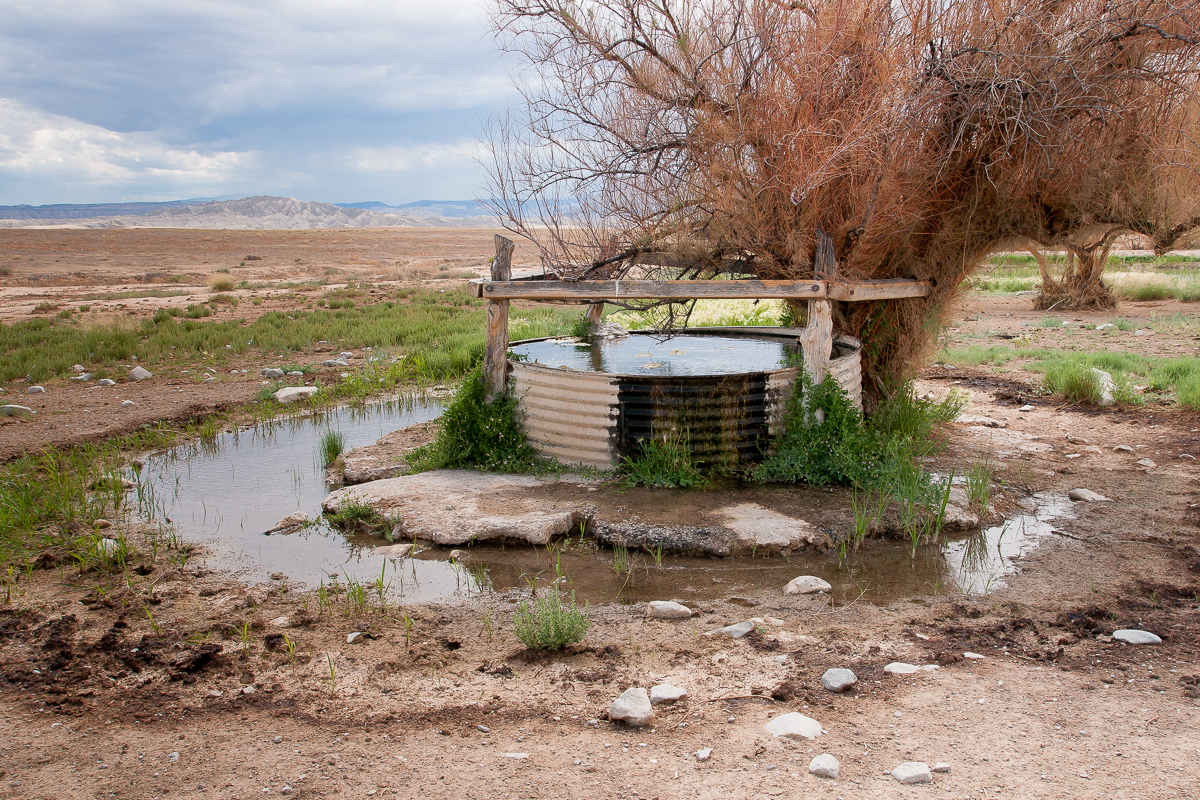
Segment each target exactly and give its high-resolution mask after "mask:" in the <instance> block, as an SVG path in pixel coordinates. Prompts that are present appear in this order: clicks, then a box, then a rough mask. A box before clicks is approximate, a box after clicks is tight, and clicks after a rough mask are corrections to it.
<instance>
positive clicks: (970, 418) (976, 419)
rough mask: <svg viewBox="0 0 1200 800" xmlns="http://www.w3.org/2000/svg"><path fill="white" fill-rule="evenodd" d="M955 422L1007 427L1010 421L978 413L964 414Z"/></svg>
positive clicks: (985, 426)
mask: <svg viewBox="0 0 1200 800" xmlns="http://www.w3.org/2000/svg"><path fill="white" fill-rule="evenodd" d="M955 422H958V423H959V424H960V425H970V426H973V427H977V428H1007V427H1008V423H1007V422H1005V421H1004V420H1002V419H993V418H992V417H982V416H979V415H977V414H963V415H962V416H960V417H959V418H958V419H957V420H955Z"/></svg>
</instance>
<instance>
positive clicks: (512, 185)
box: [491, 0, 1200, 390]
mask: <svg viewBox="0 0 1200 800" xmlns="http://www.w3.org/2000/svg"><path fill="white" fill-rule="evenodd" d="M496 25H497V28H498V30H499V31H500V33H501V37H502V41H503V42H504V43H505V45H506V46H507V47H509V48H510V49H512V50H515V51H517V52H518V53H519V54H520V55H522V56H524V57H525V58H526V59H527V62H528V64H529V65H530V66H531V67H532V68H533V72H534V73H535V74H536V78H535V79H532V80H530V82H529V83H528V84H526V85H524V86H522V89H523V92H524V96H525V101H526V102H525V104H524V105H523V106H522V107H520V108H516V109H514V110H513V112H512V113H511V114H510V115H509V116H508V117H507V118H505V119H501V120H498V121H497V122H496V124H495V126H494V127H495V129H494V131H493V136H492V140H493V141H494V142H496V144H495V151H494V155H495V167H494V169H493V173H492V174H493V185H492V187H491V190H492V192H491V194H492V196H493V197H496V198H499V199H498V200H497V201H495V206H496V210H497V211H499V212H500V214H501V215H502V216H503V217H506V218H507V220H508V226H509V227H510V228H511V229H512V230H514V231H515V232H517V233H519V234H520V235H522V236H524V237H526V238H527V239H529V240H530V241H532V242H534V243H535V244H536V246H537V247H538V249H539V252H540V254H541V257H542V261H543V263H544V264H545V265H546V266H547V267H549V268H550V269H552V270H554V271H555V272H557V273H559V274H560V275H562V276H564V277H568V278H585V277H586V278H591V277H606V278H607V277H621V276H624V275H629V274H631V273H638V272H641V273H647V274H649V275H661V276H664V277H709V276H715V275H717V274H720V273H736V274H748V275H755V276H758V277H762V278H777V279H778V278H808V277H812V276H813V274H814V258H815V248H816V242H817V241H818V238H819V234H825V235H827V236H829V237H831V238H832V240H833V243H834V246H835V249H836V255H837V259H838V263H839V268H838V275H839V277H842V278H845V279H875V278H916V279H921V280H927V281H930V282H932V284H933V285H934V291H933V293H932V295H930V296H929V297H927V298H922V299H917V300H911V299H910V300H901V301H886V302H883V301H881V302H874V303H857V304H852V305H851V304H839V307H838V308H837V309H836V314H835V324H836V325H837V327H838V328H839V329H840V330H842V331H844V332H846V333H849V334H851V335H853V336H856V337H858V338H860V339H862V340H863V341H864V342H865V343H866V349H865V355H866V363H865V365H864V366H865V367H866V370H867V374H868V375H869V376H870V377H871V382H872V383H873V384H874V388H875V389H877V390H883V389H884V388H885V387H888V386H893V385H895V384H896V382H897V381H898V380H900V379H902V378H903V377H905V375H906V373H907V372H908V371H909V370H911V368H912V367H913V365H914V364H916V363H918V361H919V358H920V357H921V355H922V354H923V352H924V350H925V349H926V348H927V347H928V346H929V345H930V344H931V343H932V341H933V334H934V333H935V332H936V330H937V328H938V324H939V322H940V319H941V314H942V313H943V310H944V309H946V307H947V304H948V301H949V300H951V299H952V298H953V297H954V295H955V293H956V292H957V291H958V290H959V287H960V286H961V285H962V283H963V281H964V279H965V278H966V277H968V276H969V275H970V274H971V273H972V272H973V271H974V270H975V269H976V268H977V267H978V265H979V264H980V263H981V261H982V260H983V258H984V257H985V256H986V255H987V254H988V253H989V252H991V251H993V250H995V249H997V248H999V247H1002V246H1008V247H1011V246H1013V245H1014V243H1018V244H1019V243H1034V244H1036V245H1039V246H1041V247H1057V248H1063V247H1065V248H1066V249H1067V250H1068V251H1069V252H1071V253H1073V254H1074V257H1075V260H1074V261H1073V262H1072V264H1073V267H1074V271H1073V272H1071V273H1068V274H1067V275H1065V276H1064V278H1063V279H1062V280H1063V283H1062V286H1061V291H1062V293H1063V294H1064V295H1066V296H1068V297H1069V298H1071V299H1072V301H1073V302H1083V303H1092V304H1099V305H1104V304H1106V303H1108V302H1109V298H1110V297H1111V295H1110V294H1108V293H1107V289H1105V288H1104V286H1103V283H1102V282H1101V281H1100V280H1099V270H1100V269H1102V267H1103V263H1104V260H1105V259H1106V256H1107V251H1108V248H1109V247H1110V246H1111V244H1112V242H1113V241H1114V240H1115V238H1116V237H1117V235H1119V234H1120V233H1122V232H1128V231H1133V232H1137V233H1141V234H1144V235H1145V236H1147V237H1149V238H1150V239H1151V240H1152V242H1153V244H1154V246H1155V247H1156V248H1157V249H1159V250H1160V251H1161V250H1165V249H1169V248H1170V247H1171V246H1172V245H1173V244H1174V243H1175V242H1176V241H1178V240H1179V238H1180V237H1181V236H1183V235H1185V234H1186V233H1187V232H1188V231H1190V230H1192V229H1194V228H1196V227H1197V226H1200V200H1198V192H1197V189H1196V186H1197V174H1198V172H1200V170H1198V165H1200V136H1198V131H1200V125H1198V124H1197V118H1198V113H1197V99H1196V98H1197V89H1198V88H1200V87H1198V78H1197V75H1198V74H1200V69H1198V68H1200V5H1198V4H1196V3H1194V2H1188V3H1185V2H1170V1H1164V0H1115V2H1114V1H1113V0H1064V1H1063V2H1056V1H1055V0H981V1H980V2H971V3H967V2H950V3H940V4H931V3H923V2H921V3H918V2H908V1H906V0H900V2H896V1H895V0H827V1H824V2H823V1H821V0H816V2H809V3H799V2H788V1H786V0H726V1H725V2H717V3H711V2H693V1H692V0H678V1H677V2H665V3H663V2H651V0H590V1H588V2H574V1H573V0H532V1H530V0H500V4H499V11H498V13H497V15H496ZM1048 289H1049V290H1050V291H1056V289H1055V286H1054V285H1052V284H1048ZM868 388H869V389H870V388H871V387H870V386H868Z"/></svg>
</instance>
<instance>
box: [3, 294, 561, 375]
mask: <svg viewBox="0 0 1200 800" xmlns="http://www.w3.org/2000/svg"><path fill="white" fill-rule="evenodd" d="M486 305H487V302H486V301H484V300H480V299H476V298H473V297H470V296H469V295H467V294H466V292H462V291H452V292H445V293H440V292H435V291H429V290H416V291H413V292H412V293H410V294H408V295H407V297H405V298H404V299H403V300H400V301H396V300H389V301H386V302H381V303H373V304H370V305H363V306H360V307H357V308H352V309H344V308H343V309H337V310H322V309H314V310H309V311H291V312H268V313H266V314H263V315H262V316H260V317H259V318H258V319H256V320H253V321H250V322H248V321H246V320H241V319H222V320H216V319H212V320H210V319H208V317H211V316H212V314H213V312H212V309H211V308H210V307H209V306H208V305H207V304H204V305H192V306H189V307H188V308H187V310H186V311H184V312H182V315H181V316H182V317H183V319H179V318H177V317H176V316H174V315H176V314H178V313H179V312H178V311H176V310H174V309H171V310H165V309H164V310H160V312H157V313H155V315H154V316H153V317H152V318H151V319H149V320H145V321H143V322H141V323H135V322H131V321H118V322H116V323H114V324H111V325H106V326H95V327H88V328H86V329H84V328H81V327H76V326H74V325H52V324H51V323H50V321H49V320H46V319H33V320H22V321H20V322H14V323H12V324H9V325H3V324H0V381H9V380H13V379H14V378H21V377H24V376H26V375H29V376H30V377H31V378H32V379H33V380H35V381H45V380H48V379H49V378H52V377H55V376H62V375H67V374H69V373H70V369H71V365H73V364H84V365H86V366H88V367H89V368H90V369H92V370H93V371H94V369H95V368H98V367H100V366H105V365H107V366H109V367H115V366H116V365H117V364H118V363H120V362H127V361H128V360H129V359H130V358H131V357H132V356H135V355H136V356H137V358H138V361H139V363H142V364H146V365H151V367H152V365H154V364H156V363H159V362H162V361H170V362H171V363H180V362H186V363H201V362H202V361H203V360H204V358H205V357H206V356H208V357H210V360H209V363H213V362H214V361H219V360H220V359H221V358H224V357H225V355H227V354H228V355H239V356H240V355H243V354H245V353H246V352H247V351H248V350H249V349H250V348H251V347H254V348H256V349H257V350H259V351H260V352H270V353H275V354H278V355H282V356H284V357H287V356H288V354H300V353H310V352H312V350H313V347H314V346H315V345H316V344H317V342H319V341H326V342H334V343H337V346H338V347H345V348H348V349H349V348H355V349H357V348H361V347H364V346H370V347H374V348H376V349H379V348H388V349H392V350H393V351H398V353H399V354H400V355H402V356H403V357H404V358H405V359H406V361H407V363H408V369H410V371H412V372H413V373H416V374H421V375H425V376H428V377H429V378H431V379H435V380H437V379H444V378H453V377H456V376H458V375H461V374H463V373H464V372H466V371H467V370H468V369H469V368H470V366H471V364H472V363H473V361H474V360H475V359H476V358H478V356H479V355H480V354H481V353H482V352H483V340H484V330H485V324H486V308H485V307H486ZM577 313H578V312H573V311H572V310H570V309H566V308H561V309H560V308H544V307H542V308H532V309H512V310H511V312H510V314H509V332H510V336H511V337H512V338H513V339H514V340H515V339H522V338H534V337H540V336H553V335H558V334H561V333H563V332H565V331H566V330H567V329H568V327H569V325H570V320H571V318H572V317H574V316H575V315H576V314H577ZM251 341H252V342H254V344H253V345H249V344H247V343H248V342H251ZM227 344H228V345H230V349H229V350H226V349H225V345H227Z"/></svg>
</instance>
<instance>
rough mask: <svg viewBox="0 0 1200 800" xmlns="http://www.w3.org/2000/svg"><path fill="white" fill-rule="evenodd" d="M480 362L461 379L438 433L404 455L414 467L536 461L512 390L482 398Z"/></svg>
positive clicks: (510, 467) (501, 466)
mask: <svg viewBox="0 0 1200 800" xmlns="http://www.w3.org/2000/svg"><path fill="white" fill-rule="evenodd" d="M485 394H486V391H485V388H484V385H483V367H482V366H477V367H475V368H474V369H473V370H471V372H470V373H469V374H468V375H467V377H466V378H464V379H463V381H462V383H461V384H459V387H458V391H457V392H455V395H454V399H453V400H451V401H450V404H449V405H448V406H446V410H445V411H444V412H443V413H442V420H441V421H442V427H441V429H440V430H439V431H438V436H437V439H435V440H434V441H433V442H432V443H430V444H427V445H425V446H424V447H420V448H418V449H417V450H414V451H413V452H412V453H411V454H410V455H409V458H408V462H409V464H410V465H411V466H412V467H413V469H414V470H416V471H424V470H430V469H463V468H472V467H474V468H477V469H484V470H491V471H492V472H529V471H530V470H532V469H534V468H535V467H537V466H538V463H539V460H538V457H537V453H535V452H534V450H533V448H532V447H530V446H529V445H528V444H526V442H525V433H524V432H523V431H522V430H521V427H520V425H518V424H517V417H516V414H517V401H516V399H515V398H514V397H512V396H510V395H505V396H503V397H498V398H496V400H495V401H494V402H492V403H490V404H489V403H485V402H484V395H485Z"/></svg>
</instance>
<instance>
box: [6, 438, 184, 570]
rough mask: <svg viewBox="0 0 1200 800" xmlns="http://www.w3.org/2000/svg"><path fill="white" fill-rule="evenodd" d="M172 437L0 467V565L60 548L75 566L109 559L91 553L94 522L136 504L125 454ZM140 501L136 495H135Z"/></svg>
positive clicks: (115, 442) (47, 453)
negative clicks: (129, 490) (126, 484)
mask: <svg viewBox="0 0 1200 800" xmlns="http://www.w3.org/2000/svg"><path fill="white" fill-rule="evenodd" d="M176 438H177V434H176V433H175V432H174V431H172V430H170V429H168V428H166V427H154V428H144V429H142V430H141V431H139V432H138V433H136V434H130V435H127V436H122V437H117V438H114V439H111V440H109V441H107V442H104V443H101V444H87V445H81V446H79V447H75V448H71V449H67V450H57V449H53V448H50V449H46V450H44V451H42V452H38V453H32V454H30V455H26V456H22V457H20V458H17V459H14V460H12V461H9V462H8V463H7V464H4V465H2V466H0V563H4V564H9V563H12V562H13V561H14V560H22V559H24V558H26V557H28V556H29V555H30V554H32V553H33V552H35V551H38V550H41V549H43V548H53V549H65V550H66V551H67V552H68V554H69V555H71V557H72V558H75V560H77V561H79V562H80V568H81V569H83V568H87V567H88V566H94V565H96V564H98V563H100V562H104V561H108V560H111V556H112V554H111V553H109V554H107V555H106V554H105V553H104V552H102V551H100V550H97V541H96V540H97V538H98V537H97V536H96V535H95V533H94V532H93V529H94V524H95V522H96V520H98V519H102V518H106V519H111V518H114V517H119V516H121V515H122V514H123V513H124V512H125V511H126V510H128V504H129V503H131V502H136V499H130V496H129V495H127V494H126V491H125V488H124V483H123V479H124V477H125V476H126V475H127V473H126V469H125V463H126V453H127V452H129V451H134V450H149V449H154V448H159V447H165V446H168V445H170V444H173V443H174V442H175V441H176ZM138 497H140V495H138Z"/></svg>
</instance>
